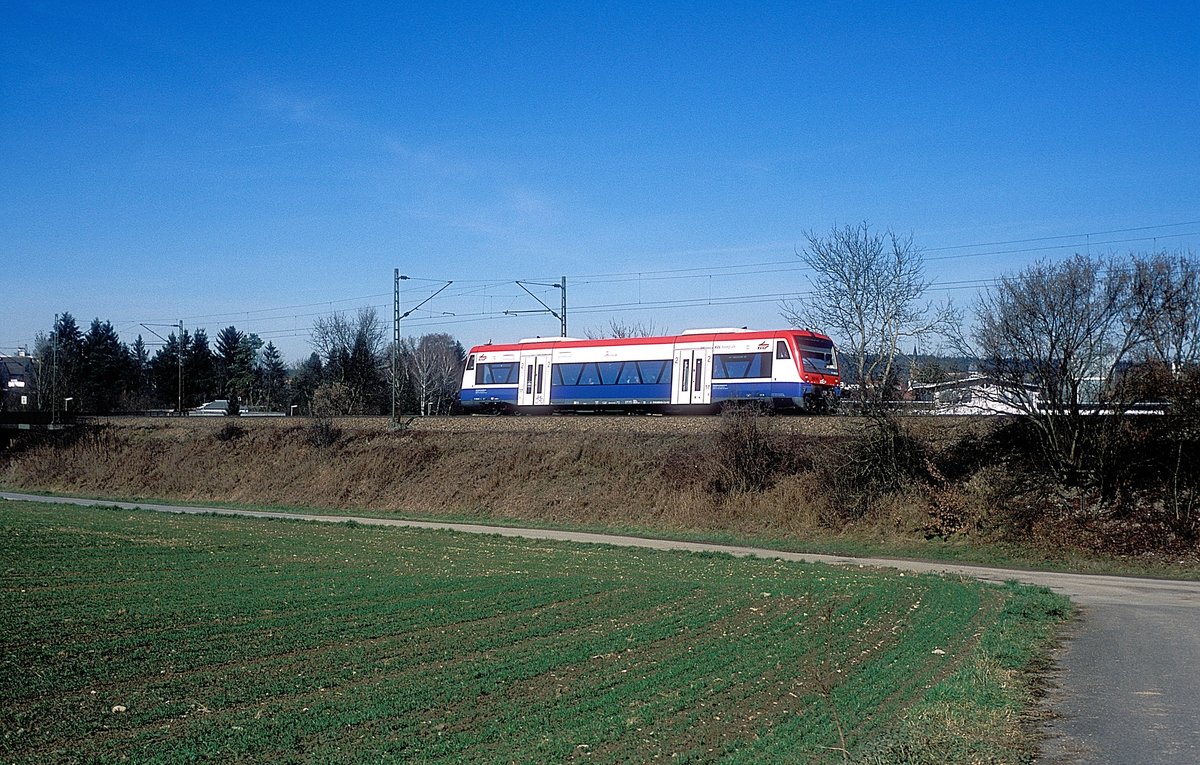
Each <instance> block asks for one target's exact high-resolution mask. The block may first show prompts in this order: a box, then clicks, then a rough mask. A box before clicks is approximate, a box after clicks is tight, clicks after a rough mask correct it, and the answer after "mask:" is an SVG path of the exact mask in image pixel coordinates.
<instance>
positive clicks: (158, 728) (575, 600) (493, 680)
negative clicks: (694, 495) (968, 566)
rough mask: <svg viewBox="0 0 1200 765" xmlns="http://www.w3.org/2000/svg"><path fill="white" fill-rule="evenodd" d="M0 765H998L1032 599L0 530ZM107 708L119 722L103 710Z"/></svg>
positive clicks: (783, 572) (269, 530)
mask: <svg viewBox="0 0 1200 765" xmlns="http://www.w3.org/2000/svg"><path fill="white" fill-rule="evenodd" d="M0 534H3V538H4V539H5V540H7V544H8V548H9V549H8V551H7V555H6V565H5V577H4V578H5V594H6V595H5V598H4V600H3V605H2V608H3V614H4V624H5V626H6V629H5V630H4V632H3V635H2V636H0V646H2V650H0V657H2V662H3V665H2V666H0V692H2V693H3V694H4V697H5V699H6V704H5V706H4V708H3V711H0V731H3V737H2V738H0V756H2V758H3V759H4V760H5V761H12V762H45V761H56V762H84V761H88V762H93V761H94V762H108V761H113V762H115V761H118V760H120V759H122V758H125V757H128V758H131V759H132V760H135V761H139V762H186V761H220V762H238V761H242V762H250V761H254V762H272V761H279V762H282V761H289V762H290V761H303V762H363V761H409V762H471V761H475V762H499V761H505V762H507V761H517V762H554V761H567V760H574V759H582V758H585V757H586V759H588V760H591V761H594V762H628V761H638V762H641V761H648V760H651V759H654V758H656V757H661V758H663V759H673V760H674V761H677V762H706V761H714V760H717V759H721V760H722V761H728V762H779V761H784V760H787V761H814V762H821V761H826V762H838V761H841V759H842V758H841V755H840V754H839V753H838V752H837V747H839V746H840V745H841V744H840V742H841V740H842V739H843V737H844V739H845V741H846V743H847V744H848V747H849V749H850V750H851V752H853V753H854V755H855V757H856V758H858V759H860V761H863V762H906V763H913V762H938V763H947V762H996V763H1001V762H1021V761H1025V760H1026V759H1027V758H1028V753H1029V751H1030V749H1031V740H1030V738H1029V733H1028V731H1027V730H1026V728H1025V726H1023V725H1022V715H1023V713H1024V711H1025V710H1026V709H1027V708H1028V706H1029V703H1030V698H1031V697H1030V689H1029V686H1028V678H1027V676H1026V674H1025V670H1026V669H1028V668H1029V666H1030V664H1031V662H1033V661H1035V659H1036V657H1037V656H1038V655H1039V654H1040V652H1042V651H1043V650H1044V648H1045V646H1046V645H1047V641H1049V640H1050V636H1051V633H1052V630H1053V628H1054V625H1055V624H1056V622H1057V621H1058V620H1059V619H1060V618H1062V616H1063V615H1064V614H1065V609H1066V608H1067V606H1066V603H1065V601H1064V600H1063V599H1061V598H1058V597H1056V596H1053V595H1051V594H1049V593H1048V592H1046V591H1045V590H1040V589H1034V588H1024V587H1008V588H997V587H991V586H985V585H980V584H978V583H974V582H967V581H958V580H950V579H944V578H936V577H914V576H912V575H909V576H905V575H903V574H898V573H894V572H876V571H862V570H849V569H834V568H828V567H822V566H803V565H795V564H784V563H780V562H777V561H760V560H748V559H734V558H730V557H727V556H714V555H688V554H675V553H650V552H645V551H631V550H619V549H610V548H603V547H596V546H578V545H565V544H551V543H532V542H527V541H518V540H509V539H501V538H496V537H470V536H464V535H455V534H447V533H435V532H427V531H407V530H392V529H378V528H370V529H368V528H363V527H353V526H326V525H314V524H303V523H290V522H262V521H253V520H247V519H230V518H216V517H177V516H161V515H156V514H151V513H136V512H133V513H131V512H127V511H116V510H82V509H75V508H64V507H56V506H49V505H39V504H36V503H5V504H4V505H3V507H2V508H0ZM118 708H123V711H114V710H115V709H118Z"/></svg>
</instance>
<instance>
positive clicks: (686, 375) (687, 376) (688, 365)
mask: <svg viewBox="0 0 1200 765" xmlns="http://www.w3.org/2000/svg"><path fill="white" fill-rule="evenodd" d="M680 371H681V374H680V375H679V380H680V385H679V390H681V391H683V392H684V393H687V390H688V386H689V385H691V384H692V375H691V371H692V360H691V359H684V360H683V369H682V370H680Z"/></svg>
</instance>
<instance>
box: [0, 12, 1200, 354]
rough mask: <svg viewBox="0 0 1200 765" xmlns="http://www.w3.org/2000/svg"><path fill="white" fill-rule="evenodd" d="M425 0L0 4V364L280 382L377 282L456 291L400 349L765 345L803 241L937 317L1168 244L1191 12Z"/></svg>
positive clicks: (1184, 235) (1198, 43)
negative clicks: (1022, 282) (1039, 275)
mask: <svg viewBox="0 0 1200 765" xmlns="http://www.w3.org/2000/svg"><path fill="white" fill-rule="evenodd" d="M448 6H450V4H444V3H430V4H428V5H423V4H421V3H415V2H410V3H373V2H363V3H352V4H339V3H328V2H322V3H303V2H301V3H296V2H292V3H279V4H269V3H262V4H260V3H222V2H215V3H200V4H195V3H193V4H179V3H169V2H168V3H163V2H153V3H147V2H130V3H69V2H68V3H64V2H54V1H53V0H50V1H48V2H36V3H29V2H23V1H22V0H15V2H12V1H10V2H7V3H5V4H4V5H3V7H2V9H0V260H2V264H3V270H2V271H0V273H3V275H4V276H3V287H4V289H3V293H2V294H3V301H2V302H0V351H2V352H6V353H11V352H12V348H13V347H14V346H16V345H19V344H22V343H31V342H32V340H33V336H34V334H35V333H36V332H38V331H43V330H46V329H48V328H49V327H50V325H51V324H52V322H53V319H54V314H55V313H56V312H60V311H64V310H68V311H71V312H72V313H73V314H74V315H75V317H76V318H77V319H78V320H79V322H80V324H81V325H83V326H85V327H86V325H87V323H88V322H89V321H90V320H91V319H92V318H93V317H100V318H101V319H109V320H112V321H113V323H114V324H116V326H117V328H118V330H119V331H120V333H121V336H122V339H124V340H126V341H130V342H131V341H132V340H133V339H134V337H135V336H136V335H137V334H138V332H143V334H145V335H146V337H147V339H150V340H153V338H152V337H151V336H150V335H149V333H147V332H144V331H143V330H141V329H140V328H139V327H138V324H139V322H146V323H152V324H153V323H168V322H175V321H177V320H179V319H181V318H182V319H183V320H184V322H185V324H186V325H187V326H188V327H189V328H194V327H197V326H199V327H206V328H207V329H208V332H209V335H210V337H211V336H213V335H215V334H216V332H217V330H219V329H220V328H221V327H223V326H227V325H229V324H234V325H236V326H238V328H239V329H243V330H246V331H254V332H258V333H259V334H260V335H262V336H263V337H264V338H266V339H271V340H274V341H275V343H276V344H277V345H278V346H279V347H280V348H281V349H282V350H283V351H284V353H285V356H286V357H288V358H289V359H290V360H298V359H300V358H302V357H304V356H306V355H307V354H308V352H309V348H308V345H307V330H308V329H309V327H311V325H312V321H313V317H314V315H315V314H319V313H322V312H326V311H329V310H334V309H342V310H350V311H353V310H354V309H355V308H357V307H358V306H360V305H375V306H379V307H380V313H381V314H382V315H383V316H384V317H385V319H386V320H387V321H388V322H389V326H390V319H391V291H392V269H393V268H400V269H401V271H402V273H404V274H406V275H411V276H413V277H419V278H420V279H428V280H430V281H421V280H419V279H418V278H414V279H412V280H410V281H406V282H404V287H403V300H404V302H405V303H406V305H408V306H412V305H415V304H416V303H417V302H418V301H419V300H421V299H423V298H424V297H425V296H427V295H429V294H430V293H431V292H432V291H433V289H435V288H436V287H437V285H438V282H439V280H455V284H454V285H452V286H451V287H450V288H449V289H447V290H446V291H445V292H444V293H442V295H440V296H439V297H438V298H435V299H434V300H433V301H431V302H430V303H428V304H427V305H426V306H424V307H423V308H422V309H421V310H419V311H417V312H416V313H414V314H413V316H412V317H410V320H408V321H407V322H406V323H405V327H404V332H405V334H406V335H407V334H417V333H421V332H428V331H449V332H452V333H453V334H455V335H456V336H458V337H459V338H460V339H461V340H463V342H464V343H465V344H468V345H469V344H471V343H474V342H479V341H484V340H487V339H489V338H490V339H495V340H497V341H500V340H512V339H515V338H517V337H522V336H532V335H537V334H542V335H554V334H557V332H558V322H557V320H556V319H554V318H553V317H551V316H537V315H533V316H523V317H520V318H513V317H505V316H503V315H497V314H501V313H502V312H503V311H505V310H528V309H533V308H537V307H538V306H537V304H536V303H534V302H533V300H532V299H531V298H529V297H527V296H525V295H524V293H522V292H521V291H520V290H519V289H518V288H517V287H515V286H514V285H513V284H512V281H513V280H514V279H532V280H536V281H544V282H551V281H555V280H557V278H558V277H559V276H560V275H566V276H567V277H568V287H569V293H568V295H569V298H570V304H571V314H572V315H571V321H570V323H571V327H570V329H571V334H573V335H581V334H582V333H583V331H584V330H586V329H588V328H592V327H599V326H602V325H603V324H605V323H606V322H607V321H608V320H609V318H610V317H612V316H616V317H618V318H620V319H622V320H626V321H643V322H653V323H654V324H655V325H657V326H658V327H659V328H660V329H664V330H667V331H674V330H679V329H683V328H685V327H689V326H716V325H721V326H728V325H737V326H741V325H750V326H757V327H770V326H777V325H780V324H781V323H782V320H781V318H780V315H779V306H778V298H777V297H776V296H777V295H780V294H784V293H787V292H797V291H802V290H804V289H805V288H806V277H805V273H804V272H803V271H801V270H798V264H797V261H796V257H795V254H794V252H795V250H796V249H797V248H798V247H800V246H802V244H803V236H804V232H805V231H807V230H810V229H815V230H817V231H821V230H828V228H829V227H830V226H831V225H833V224H835V223H839V224H844V223H853V222H857V221H861V220H868V221H870V222H871V223H872V224H874V225H876V226H879V227H881V228H884V227H892V228H895V229H896V230H899V231H902V232H911V233H912V235H913V236H914V238H915V240H916V242H917V243H918V244H919V245H921V246H922V247H924V248H926V250H927V255H928V257H929V258H930V261H929V271H930V276H931V277H933V278H934V279H935V281H937V282H938V283H939V284H942V285H951V284H953V285H954V286H957V287H959V289H955V290H953V291H952V293H951V294H953V295H954V296H955V298H956V299H957V300H959V301H960V302H965V303H969V302H970V301H971V299H972V297H973V294H974V290H973V288H972V287H973V285H974V284H977V283H978V280H985V279H990V278H994V277H995V276H997V275H999V274H1001V273H1004V272H1007V271H1012V270H1014V269H1018V268H1020V267H1021V266H1022V265H1025V264H1027V263H1029V262H1032V261H1034V260H1037V259H1039V258H1057V257H1063V256H1064V255H1066V254H1069V253H1070V252H1072V251H1074V250H1075V249H1080V250H1083V249H1086V248H1088V247H1090V248H1091V249H1092V250H1093V251H1094V252H1109V251H1112V252H1118V253H1126V252H1129V251H1131V250H1150V249H1151V248H1152V247H1155V246H1157V247H1159V248H1162V247H1169V248H1176V247H1183V248H1190V249H1192V250H1196V251H1200V246H1198V245H1200V11H1198V10H1197V7H1196V5H1195V4H1194V3H1188V2H1179V3H1121V4H1113V5H1109V4H1106V3H1046V2H1039V3H1028V4H1018V3H1012V4H1008V3H1006V4H998V5H995V6H993V5H990V4H989V5H982V6H981V5H979V4H974V3H945V4H915V5H914V4H907V3H898V4H895V6H893V5H892V4H875V3H845V2H830V3H795V2H789V3H778V4H774V3H772V4H767V3H763V4H754V3H751V4H744V5H743V6H738V7H734V6H735V4H732V3H671V4H665V3H636V4H633V3H631V4H619V3H618V4H604V5H597V6H590V5H589V4H583V3H545V4H539V3H512V2H504V3H470V4H455V5H453V7H448ZM1150 227H1153V228H1150ZM1105 232H1116V233H1105ZM1087 234H1091V236H1085V235H1087ZM1051 237H1055V238H1051ZM1015 240H1036V241H1032V242H1025V243H1022V244H994V243H999V242H1012V241H1015ZM947 248H955V249H947ZM979 253H982V254H979ZM946 256H956V257H951V258H946ZM764 264H767V265H764ZM729 266H734V267H733V268H730V267H729ZM681 268H697V269H701V270H699V271H697V272H696V273H695V275H691V274H678V273H676V274H657V276H658V277H659V278H651V276H652V273H651V272H659V271H669V270H673V269H681ZM628 273H633V274H636V273H642V274H643V277H642V278H641V279H638V278H636V277H632V280H627V279H626V278H625V277H615V278H609V277H608V276H605V275H612V274H628ZM663 276H670V277H672V278H661V277H663ZM679 276H692V277H693V278H675V277H679ZM532 289H535V291H537V292H538V293H539V294H540V295H541V296H542V297H543V299H544V300H545V301H546V302H548V303H550V304H551V305H555V306H557V303H558V294H557V292H556V291H555V290H554V289H551V288H544V287H534V288H532ZM940 294H942V293H939V295H935V296H934V297H938V296H940ZM710 298H711V299H712V302H713V304H712V305H708V304H707V303H708V302H709V299H710ZM724 298H730V299H729V300H724ZM693 300H694V301H696V302H700V303H705V305H701V306H698V307H681V306H680V305H679V301H693ZM639 301H640V303H641V304H642V306H643V307H642V308H636V307H635V308H634V309H632V310H622V311H620V312H617V313H613V312H611V311H609V310H608V309H606V308H603V306H610V305H613V304H625V303H633V304H635V306H636V304H638V303H639ZM656 301H657V302H658V303H659V305H657V306H651V305H649V304H651V303H654V302H656ZM447 314H453V316H450V315H447ZM159 331H163V330H161V329H160V330H159Z"/></svg>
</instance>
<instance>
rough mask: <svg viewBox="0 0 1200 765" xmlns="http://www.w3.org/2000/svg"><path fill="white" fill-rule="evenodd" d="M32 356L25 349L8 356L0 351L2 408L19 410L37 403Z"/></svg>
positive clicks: (32, 406)
mask: <svg viewBox="0 0 1200 765" xmlns="http://www.w3.org/2000/svg"><path fill="white" fill-rule="evenodd" d="M36 379H37V378H36V377H35V376H34V369H33V357H32V356H30V355H29V354H28V353H26V352H25V351H23V350H21V351H18V352H17V355H15V356H10V355H8V354H4V353H0V394H2V395H3V396H4V401H3V407H2V408H3V409H5V410H7V411H10V412H12V411H21V410H28V409H33V408H34V407H35V406H36V405H37V401H36V391H35V390H34V382H35V380H36Z"/></svg>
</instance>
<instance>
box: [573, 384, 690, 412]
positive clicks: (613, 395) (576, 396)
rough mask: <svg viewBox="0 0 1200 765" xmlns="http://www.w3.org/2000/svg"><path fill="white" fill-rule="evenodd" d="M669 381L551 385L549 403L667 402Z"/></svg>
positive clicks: (669, 395) (668, 399)
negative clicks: (635, 383) (636, 383)
mask: <svg viewBox="0 0 1200 765" xmlns="http://www.w3.org/2000/svg"><path fill="white" fill-rule="evenodd" d="M670 402H671V383H669V382H666V383H651V384H639V385H551V386H550V403H551V404H560V405H585V406H586V405H588V404H668V403H670Z"/></svg>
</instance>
